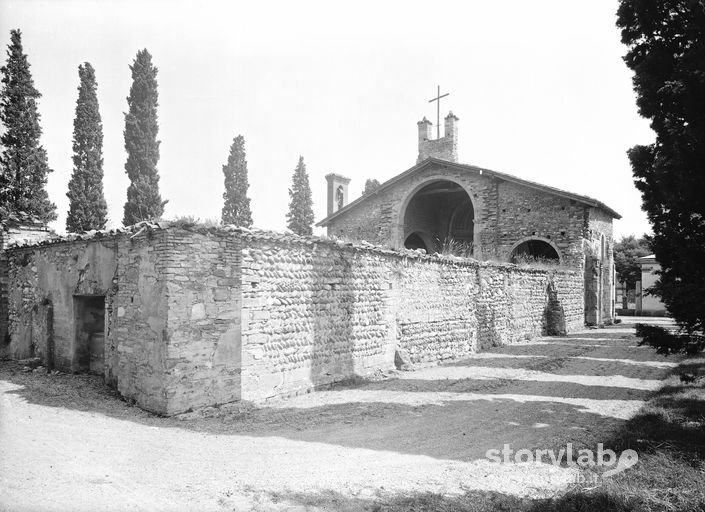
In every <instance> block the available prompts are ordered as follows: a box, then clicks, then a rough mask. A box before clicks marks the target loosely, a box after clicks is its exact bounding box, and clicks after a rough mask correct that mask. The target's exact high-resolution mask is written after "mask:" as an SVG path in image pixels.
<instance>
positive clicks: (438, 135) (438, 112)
mask: <svg viewBox="0 0 705 512" xmlns="http://www.w3.org/2000/svg"><path fill="white" fill-rule="evenodd" d="M449 94H450V93H449V92H447V93H445V94H443V95H441V86H440V85H439V86H438V92H437V93H436V97H435V98H433V99H430V100H428V102H429V103H433V102H434V101H437V102H438V103H436V138H437V139H440V138H441V98H445V97H446V96H448V95H449Z"/></svg>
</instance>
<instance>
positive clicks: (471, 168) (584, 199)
mask: <svg viewBox="0 0 705 512" xmlns="http://www.w3.org/2000/svg"><path fill="white" fill-rule="evenodd" d="M433 164H437V165H442V166H444V167H446V168H450V169H454V170H460V171H465V172H472V173H477V174H481V175H483V176H484V175H487V176H491V177H494V178H499V179H501V180H504V181H508V182H511V183H516V184H518V185H523V186H525V187H528V188H533V189H535V190H540V191H542V192H546V193H548V194H553V195H556V196H559V197H564V198H566V199H572V200H574V201H577V202H579V203H582V204H586V205H588V206H593V207H595V208H600V209H601V210H603V211H605V212H606V213H608V214H609V215H610V216H612V217H613V218H615V219H621V218H622V216H621V215H620V214H619V213H617V212H616V211H614V210H613V209H612V208H610V207H609V206H607V205H606V204H605V203H603V202H601V201H598V200H597V199H593V198H592V197H588V196H581V195H580V194H574V193H573V192H567V191H565V190H561V189H558V188H554V187H549V186H548V185H542V184H541V183H536V182H534V181H529V180H524V179H521V178H517V177H516V176H512V175H511V174H505V173H503V172H497V171H492V170H490V169H484V168H482V167H477V166H476V165H467V164H459V163H456V162H448V161H446V160H440V159H438V158H427V159H426V160H424V161H423V162H420V163H418V164H416V165H415V166H413V167H412V168H411V169H407V170H406V171H404V172H402V173H401V174H398V175H396V176H395V177H393V178H391V179H390V180H387V181H385V182H384V183H382V184H381V185H380V186H379V188H377V189H376V190H375V191H374V192H372V193H370V194H365V195H363V196H361V197H358V198H357V199H355V200H354V201H353V202H351V203H349V204H347V205H345V206H344V207H343V208H341V209H340V210H338V211H337V212H334V213H332V214H331V215H329V216H328V217H326V218H325V219H323V220H322V221H320V222H319V223H317V224H316V226H326V225H327V224H328V223H329V222H330V221H332V220H333V219H335V218H337V217H339V216H341V215H345V213H346V212H348V211H350V210H352V209H354V208H355V207H357V206H358V205H359V204H362V203H364V202H365V201H366V200H367V199H369V198H370V197H372V196H373V195H375V194H377V193H379V192H381V191H382V190H385V189H387V188H389V187H392V186H393V185H394V184H396V183H398V182H400V181H402V180H404V179H405V178H407V177H409V176H411V175H413V174H416V173H417V172H420V171H421V170H422V169H425V168H426V167H428V166H430V165H433Z"/></svg>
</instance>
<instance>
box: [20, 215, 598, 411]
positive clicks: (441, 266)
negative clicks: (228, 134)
mask: <svg viewBox="0 0 705 512" xmlns="http://www.w3.org/2000/svg"><path fill="white" fill-rule="evenodd" d="M6 255H7V262H8V269H9V273H8V278H9V296H8V297H9V304H10V317H11V319H12V321H11V323H10V336H11V342H10V344H9V346H8V350H7V354H8V355H10V356H11V357H14V358H23V357H29V356H38V357H43V358H44V359H45V360H49V359H52V360H53V365H54V366H55V367H56V368H58V369H63V370H67V371H71V370H75V369H76V361H75V360H74V359H75V346H74V338H75V336H76V333H75V326H74V323H75V322H74V310H73V308H74V302H75V299H74V297H76V296H80V295H99V296H105V303H106V320H105V324H106V330H105V365H104V371H105V378H106V381H107V382H108V383H109V384H111V385H112V386H114V387H116V388H117V389H118V391H119V392H120V393H121V394H122V395H123V396H124V397H126V398H128V399H132V400H135V401H136V402H137V404H138V405H139V406H140V407H143V408H144V409H147V410H150V411H154V412H157V413H160V414H169V415H171V414H177V413H180V412H183V411H187V410H189V409H192V408H198V407H203V406H212V405H218V404H223V403H229V402H234V401H237V400H246V401H254V402H260V401H263V400H267V399H269V398H272V397H275V396H282V395H290V394H295V393H300V392H305V391H308V390H311V389H315V388H320V387H325V386H328V385H330V384H332V383H334V382H339V381H343V380H346V379H350V378H353V377H355V376H364V375H368V374H370V373H372V372H374V371H377V370H390V369H392V368H394V356H395V352H396V351H404V352H405V353H407V354H408V355H409V359H410V360H411V362H412V363H415V364H432V363H437V362H439V361H445V360H451V359H456V358H462V357H466V356H467V355H469V354H471V353H473V352H475V351H477V350H481V349H482V348H485V347H489V346H494V345H501V344H506V343H515V342H520V341H524V340H528V339H531V338H532V337H535V336H538V335H541V334H542V333H544V332H546V331H547V330H549V329H550V328H551V326H550V325H547V321H549V320H550V319H552V318H556V317H559V318H560V321H561V322H562V323H563V324H564V325H565V327H566V328H567V329H568V330H569V331H570V330H574V329H577V328H580V327H581V326H582V325H583V321H584V316H583V315H584V313H583V312H584V293H583V292H584V291H583V274H582V272H581V271H572V270H561V269H553V270H542V269H533V268H522V267H517V266H515V265H510V264H498V263H487V262H483V263H480V262H477V261H474V260H462V259H459V258H453V257H437V256H427V255H424V254H422V253H420V252H415V251H406V250H402V251H393V250H387V249H382V248H379V247H374V246H371V245H369V244H367V245H366V244H361V245H353V244H345V243H343V242H336V241H332V240H328V239H320V238H315V237H298V236H296V235H288V234H287V235H282V234H274V233H268V232H258V231H249V230H245V229H240V228H235V227H232V226H226V227H222V228H213V229H205V228H202V229H199V228H194V229H185V228H183V227H179V226H168V225H165V224H162V225H147V226H143V227H142V228H141V229H139V230H132V231H128V232H117V233H112V234H109V235H103V236H100V237H94V238H90V239H85V240H72V241H54V242H51V243H43V244H37V245H30V246H25V247H17V248H14V249H10V250H8V251H7V252H6ZM549 293H552V295H551V296H550V297H549ZM42 308H51V310H52V311H53V322H43V321H42V318H44V316H42V315H43V313H42V311H43V310H42ZM549 310H550V311H549ZM549 313H550V314H549Z"/></svg>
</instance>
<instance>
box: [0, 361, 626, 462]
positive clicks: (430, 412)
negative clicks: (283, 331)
mask: <svg viewBox="0 0 705 512" xmlns="http://www.w3.org/2000/svg"><path fill="white" fill-rule="evenodd" d="M9 370H10V368H9V366H8V365H1V366H0V380H4V381H6V382H10V383H12V384H14V386H16V387H15V389H10V390H7V391H6V392H7V393H12V394H16V395H18V396H20V397H22V398H23V399H25V400H27V401H28V402H30V403H35V404H39V405H43V406H49V407H62V408H69V409H74V410H79V411H86V412H98V413H100V414H104V415H106V416H110V417H114V418H118V419H121V420H128V421H133V422H137V423H141V424H144V425H148V426H158V427H163V428H178V429H183V430H189V431H196V432H203V433H208V434H219V435H247V436H255V437H268V436H280V437H285V438H288V439H292V440H296V441H306V442H322V443H328V444H335V445H339V446H345V447H349V448H365V449H372V450H383V451H392V452H397V453H407V454H416V455H426V456H430V457H435V458H440V459H449V460H451V459H452V460H461V461H469V460H476V459H484V458H485V456H486V451H487V450H489V449H496V448H501V446H502V444H503V443H504V442H511V443H514V445H513V446H514V448H515V449H520V448H531V447H532V446H543V445H544V444H546V443H548V442H549V440H550V442H551V443H553V442H554V441H560V442H563V443H566V442H572V443H574V444H576V445H581V446H584V445H586V444H589V443H591V442H593V441H595V440H596V439H597V435H598V434H600V435H604V433H605V432H608V431H610V430H614V429H617V428H618V427H619V426H620V425H621V424H622V423H623V420H621V419H618V418H614V417H610V416H609V415H605V414H601V413H600V410H599V408H595V407H594V404H593V403H588V404H587V405H585V404H583V403H566V402H561V401H559V400H558V397H560V396H561V395H560V393H561V392H562V393H563V395H562V396H565V395H566V394H567V391H568V390H570V394H574V395H576V396H582V395H584V394H585V391H584V390H581V389H580V388H579V387H575V386H560V383H559V387H556V386H555V383H554V386H553V387H550V386H549V385H548V384H547V383H536V382H534V383H525V382H521V383H518V384H517V385H515V386H513V387H512V389H507V383H506V382H503V381H498V382H493V381H481V382H478V383H477V384H478V385H480V386H483V388H482V389H483V395H482V396H478V397H476V398H473V399H471V400H468V399H460V400H452V401H450V400H444V399H442V398H434V397H433V396H432V397H430V398H431V399H430V400H427V399H426V398H425V397H424V399H423V400H422V401H421V402H414V400H415V396H414V395H417V394H418V393H414V392H410V391H411V389H410V388H405V389H403V390H401V391H399V390H397V389H395V387H394V386H396V384H405V385H406V384H411V385H414V383H413V382H412V383H405V382H402V381H388V382H387V384H393V385H394V386H392V387H391V389H389V392H390V393H391V396H388V395H382V396H380V397H377V398H375V397H373V398H372V399H371V400H369V401H360V400H359V399H358V400H357V401H356V399H355V396H352V397H351V398H349V399H348V398H347V396H348V395H349V394H350V393H355V392H357V391H359V390H361V389H362V390H363V391H365V392H366V391H367V390H368V389H367V386H362V387H361V386H349V387H341V388H336V389H335V391H332V392H331V391H329V392H321V395H323V394H325V393H334V394H335V395H336V397H339V398H341V399H344V400H349V401H346V402H344V403H325V402H323V403H320V404H316V403H315V402H313V403H312V404H307V405H306V406H299V407H294V406H291V405H289V404H290V403H291V402H280V403H279V404H278V405H276V406H269V407H259V408H241V407H242V406H241V405H240V404H235V405H234V406H232V407H223V408H214V409H213V411H212V412H213V414H212V416H211V417H209V416H208V415H205V416H196V417H194V418H192V419H183V418H161V417H158V416H154V415H152V414H149V413H146V412H144V411H142V410H140V409H138V408H136V407H134V406H130V405H129V404H128V403H126V402H125V401H123V400H121V399H120V398H119V396H118V395H117V393H116V392H114V391H112V390H110V389H108V388H106V387H105V386H103V385H102V383H101V381H100V378H99V377H93V376H87V375H53V376H52V375H46V374H44V375H42V374H31V373H29V374H28V373H25V372H22V371H17V367H16V371H14V372H13V371H11V370H10V371H9ZM443 382H444V383H445V384H446V386H448V385H451V386H452V385H453V384H454V383H455V382H454V381H450V382H446V381H443ZM459 382H460V383H462V384H463V385H465V386H468V385H472V382H470V383H468V382H467V381H466V380H464V381H459ZM432 383H433V382H432ZM422 384H426V383H425V382H423V383H422ZM489 385H496V386H504V387H499V388H489V387H488V386H489ZM369 391H370V392H371V393H376V392H377V391H376V390H374V389H371V390H369ZM407 391H409V393H406V392H407ZM609 391H610V390H609V389H608V390H604V389H603V390H597V392H598V393H600V392H601V393H604V392H609ZM619 391H621V390H619ZM502 392H505V393H515V394H517V395H520V396H519V399H516V398H515V399H512V398H507V397H505V396H501V393H502ZM493 394H499V396H497V397H494V396H492V395H493ZM521 394H526V395H529V394H534V395H536V396H533V397H531V399H530V400H523V399H521ZM543 394H545V395H546V396H545V398H543V396H542V395H543ZM395 395H396V396H397V397H399V396H400V395H402V400H401V401H400V402H395V401H394V400H395V398H394V396H395ZM452 395H454V393H451V396H452ZM306 398H309V397H306ZM310 398H311V399H315V398H316V396H315V395H313V396H312V397H310ZM596 402H599V401H596ZM431 433H432V434H431ZM441 439H442V440H443V441H441Z"/></svg>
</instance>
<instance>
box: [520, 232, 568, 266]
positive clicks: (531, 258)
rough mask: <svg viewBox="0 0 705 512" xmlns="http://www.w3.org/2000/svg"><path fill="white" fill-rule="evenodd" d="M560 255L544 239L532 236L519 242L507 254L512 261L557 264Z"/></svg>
mask: <svg viewBox="0 0 705 512" xmlns="http://www.w3.org/2000/svg"><path fill="white" fill-rule="evenodd" d="M560 260H561V257H560V255H559V254H558V251H557V250H556V248H555V247H553V245H551V244H550V243H548V242H547V241H545V240H541V239H537V238H532V239H529V240H524V241H523V242H521V243H519V244H518V245H517V246H516V247H514V249H513V250H512V252H511V254H510V255H509V261H511V262H512V263H553V264H556V265H558V264H559V263H560Z"/></svg>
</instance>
